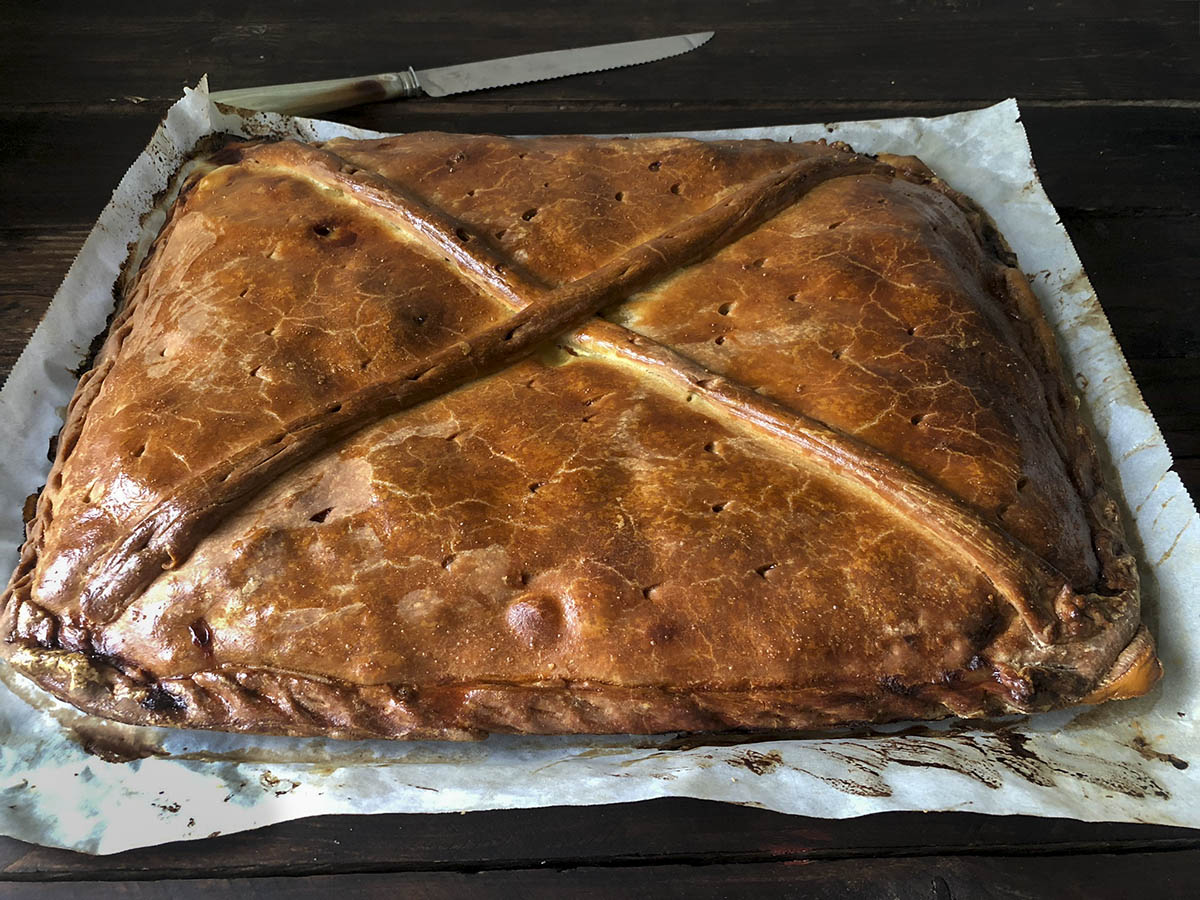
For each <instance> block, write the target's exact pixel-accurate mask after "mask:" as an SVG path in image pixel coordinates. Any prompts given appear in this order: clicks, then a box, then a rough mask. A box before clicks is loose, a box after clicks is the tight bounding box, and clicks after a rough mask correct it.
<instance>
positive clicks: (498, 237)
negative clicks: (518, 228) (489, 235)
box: [493, 228, 508, 241]
mask: <svg viewBox="0 0 1200 900" xmlns="http://www.w3.org/2000/svg"><path fill="white" fill-rule="evenodd" d="M493 234H494V235H495V237H496V240H498V241H502V240H504V235H506V234H508V229H507V228H501V229H500V230H499V231H496V232H493Z"/></svg>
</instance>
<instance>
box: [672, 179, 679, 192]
mask: <svg viewBox="0 0 1200 900" xmlns="http://www.w3.org/2000/svg"><path fill="white" fill-rule="evenodd" d="M671 193H672V194H678V193H679V182H678V181H677V182H675V183H674V184H673V185H671Z"/></svg>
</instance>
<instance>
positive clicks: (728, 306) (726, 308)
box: [717, 303, 733, 316]
mask: <svg viewBox="0 0 1200 900" xmlns="http://www.w3.org/2000/svg"><path fill="white" fill-rule="evenodd" d="M732 310H733V304H732V303H722V304H721V305H720V306H718V307H717V312H719V313H720V314H721V315H723V316H727V315H729V313H730V312H731V311H732Z"/></svg>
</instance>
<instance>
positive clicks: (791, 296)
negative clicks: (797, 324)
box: [787, 294, 800, 303]
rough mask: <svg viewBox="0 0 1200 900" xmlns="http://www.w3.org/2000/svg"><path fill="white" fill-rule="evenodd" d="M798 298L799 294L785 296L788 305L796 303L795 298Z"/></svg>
mask: <svg viewBox="0 0 1200 900" xmlns="http://www.w3.org/2000/svg"><path fill="white" fill-rule="evenodd" d="M799 296H800V295H799V294H788V296H787V298H788V302H789V303H795V302H796V298H797V297H799Z"/></svg>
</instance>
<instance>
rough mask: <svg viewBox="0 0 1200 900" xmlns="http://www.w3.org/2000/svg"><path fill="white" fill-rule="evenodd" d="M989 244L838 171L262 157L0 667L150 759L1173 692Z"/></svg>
mask: <svg viewBox="0 0 1200 900" xmlns="http://www.w3.org/2000/svg"><path fill="white" fill-rule="evenodd" d="M1060 367H1061V363H1060V361H1059V357H1058V351H1057V349H1056V347H1055V345H1054V339H1053V335H1052V332H1051V330H1050V328H1049V327H1048V325H1047V323H1046V321H1045V319H1044V317H1043V315H1042V313H1041V311H1040V309H1039V307H1038V304H1037V301H1036V299H1035V298H1034V297H1033V295H1032V294H1031V293H1030V291H1029V288H1028V285H1027V283H1026V280H1025V277H1024V275H1023V274H1022V273H1021V271H1020V270H1019V269H1018V268H1017V267H1016V260H1015V259H1014V257H1013V256H1012V254H1011V252H1010V251H1009V250H1008V249H1007V246H1006V245H1005V243H1004V241H1003V239H1002V237H1001V236H1000V235H999V234H998V233H997V232H996V231H995V228H994V226H993V225H992V224H991V222H990V220H988V219H987V218H986V216H985V215H983V214H982V212H981V211H980V210H978V208H977V207H975V205H974V204H973V203H972V202H971V201H970V200H968V199H967V198H965V197H963V196H961V195H959V194H957V193H956V192H954V191H953V190H952V189H950V188H949V187H947V186H946V185H945V184H943V183H942V182H941V181H940V180H938V179H937V178H936V177H934V175H933V174H932V173H931V172H930V171H929V170H928V169H926V168H925V167H924V166H923V165H922V164H921V163H920V162H919V161H918V160H915V159H912V158H886V157H885V158H873V157H867V156H862V155H858V154H855V153H854V152H852V151H851V150H850V149H849V148H847V147H844V146H842V145H834V146H826V145H824V144H778V143H773V142H769V141H730V142H719V143H701V142H697V141H691V140H684V139H629V140H620V139H618V140H600V139H592V138H574V137H564V138H539V139H508V138H500V137H490V136H469V135H453V134H438V133H423V134H415V135H409V136H403V137H397V138H388V139H382V140H374V141H349V140H338V141H332V142H329V143H326V144H324V145H303V144H298V143H291V142H282V143H277V144H261V143H249V144H237V145H232V146H230V147H227V148H226V149H224V150H221V151H220V152H218V153H217V154H215V156H213V158H212V159H211V160H209V164H208V165H207V166H205V167H204V168H203V169H202V170H201V171H200V172H198V173H197V174H196V175H195V176H193V177H192V178H191V180H190V181H189V182H188V183H187V184H186V186H185V187H184V189H183V190H182V191H181V194H180V197H179V199H178V201H176V203H175V204H174V206H173V208H172V210H171V212H170V215H169V217H168V221H167V224H166V225H165V227H164V228H163V230H162V232H161V234H160V235H159V237H158V239H157V240H156V242H155V244H154V246H153V249H152V251H151V252H150V254H149V256H148V258H147V259H146V261H145V262H144V264H143V265H142V267H141V269H140V271H139V272H138V273H137V276H136V278H134V279H133V280H132V286H131V288H130V290H129V291H128V292H127V294H126V296H125V297H124V298H123V302H122V304H121V306H120V308H119V309H118V311H117V314H116V316H115V318H114V320H113V322H112V324H111V327H110V329H109V332H108V335H107V338H106V340H105V341H104V343H103V346H102V348H101V350H100V351H99V353H98V355H97V357H96V359H95V363H94V367H93V368H92V370H91V371H90V372H88V373H87V374H86V375H85V376H84V377H83V379H82V380H81V382H80V385H79V388H78V391H77V393H76V396H75V399H74V400H73V402H72V405H71V407H70V409H69V411H68V416H67V421H66V424H65V426H64V429H63V433H62V435H61V436H60V439H59V441H58V450H57V458H56V461H55V463H54V466H53V468H52V470H51V473H50V477H49V482H48V484H47V486H46V488H45V489H44V490H43V492H42V494H41V495H40V497H39V498H38V503H37V507H36V513H35V514H34V516H33V517H32V519H31V521H30V522H29V525H28V539H27V541H26V544H25V546H24V548H23V551H22V559H21V563H20V566H19V567H18V569H17V571H16V573H15V574H14V575H13V579H12V581H11V582H10V584H9V588H8V591H7V592H6V594H5V595H4V611H3V619H2V620H0V632H2V633H3V634H4V635H5V636H6V640H5V641H4V642H3V643H2V644H0V649H2V652H3V653H4V654H5V655H6V656H7V657H8V659H9V661H10V662H11V663H12V664H13V665H14V666H16V667H17V668H18V669H19V670H21V671H23V672H24V673H25V674H27V675H29V676H30V677H31V678H33V679H35V680H36V681H38V682H39V683H40V684H42V685H43V686H44V687H46V688H47V689H48V690H50V691H52V692H53V693H55V694H57V695H58V696H60V697H62V698H64V699H67V700H69V701H70V702H72V703H75V704H76V705H78V706H80V707H82V708H84V709H87V710H90V711H93V712H96V713H98V714H100V715H104V716H108V717H111V718H116V719H121V720H124V721H131V722H137V723H144V724H159V725H179V726H188V727H205V728H216V729H223V730H240V731H260V732H274V733H283V734H293V735H327V736H334V737H347V738H353V737H372V736H379V737H389V738H430V737H434V738H454V739H461V738H472V737H479V736H481V735H483V734H485V733H487V732H490V731H516V732H525V733H572V732H574V733H608V732H630V733H656V732H667V731H699V730H720V729H756V730H758V729H803V728H817V727H826V726H832V725H840V724H847V723H854V722H881V721H888V720H895V719H901V718H937V717H942V716H946V715H951V714H955V715H963V716H987V715H996V714H1002V713H1008V712H1015V711H1020V712H1028V711H1036V710H1043V709H1050V708H1054V707H1059V706H1064V705H1070V704H1073V703H1078V702H1095V701H1097V700H1099V699H1105V698H1109V697H1121V696H1130V695H1133V694H1136V693H1142V692H1144V691H1145V690H1148V689H1149V687H1150V686H1151V685H1152V684H1153V683H1154V680H1155V679H1156V678H1157V676H1158V671H1159V668H1158V662H1157V659H1156V658H1155V655H1154V647H1153V642H1152V640H1151V638H1150V637H1149V634H1148V632H1147V631H1146V630H1145V628H1144V627H1143V626H1141V625H1140V616H1139V608H1138V591H1137V574H1136V568H1135V565H1134V562H1133V559H1132V557H1131V556H1130V555H1129V551H1128V550H1127V549H1126V548H1125V547H1124V544H1123V541H1122V536H1121V528H1120V523H1119V521H1118V516H1117V510H1116V505H1115V503H1113V501H1112V500H1111V499H1110V498H1109V496H1108V494H1107V493H1106V491H1105V488H1104V486H1103V483H1102V479H1101V475H1100V471H1099V467H1098V465H1097V461H1096V456H1095V451H1094V449H1093V447H1092V444H1091V442H1090V439H1089V437H1088V435H1087V432H1086V431H1085V429H1084V428H1083V426H1082V424H1081V422H1080V420H1079V416H1078V414H1077V412H1076V401H1075V399H1074V396H1073V394H1072V393H1071V391H1070V390H1069V388H1068V386H1067V385H1066V383H1065V382H1064V379H1063V377H1062V373H1061V371H1060Z"/></svg>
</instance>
